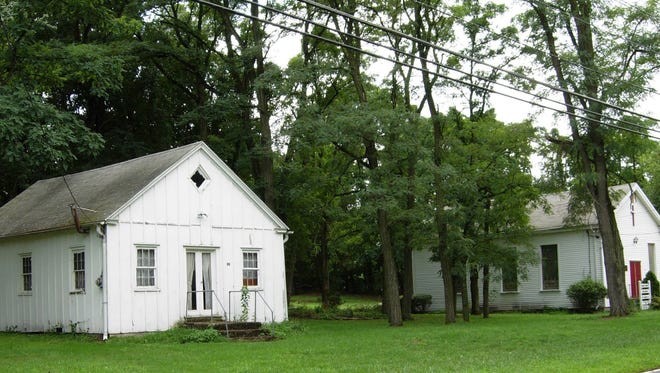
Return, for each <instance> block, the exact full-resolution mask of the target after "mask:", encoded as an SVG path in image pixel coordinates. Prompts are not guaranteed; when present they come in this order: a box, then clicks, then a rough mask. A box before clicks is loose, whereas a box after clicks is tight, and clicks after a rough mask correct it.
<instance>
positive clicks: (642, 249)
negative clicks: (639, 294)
mask: <svg viewBox="0 0 660 373" xmlns="http://www.w3.org/2000/svg"><path fill="white" fill-rule="evenodd" d="M634 205H635V207H634V210H635V211H634V212H635V225H634V226H633V224H632V220H633V219H632V214H631V206H630V196H626V198H625V199H624V200H622V201H621V202H620V203H619V206H618V208H617V209H616V210H615V211H614V213H615V216H616V221H617V224H618V226H619V232H620V235H621V243H622V244H623V247H624V250H623V253H624V260H625V264H626V266H630V261H631V260H633V261H640V262H641V269H642V278H644V276H645V275H646V273H647V272H648V271H649V270H650V268H651V265H650V262H649V260H650V258H649V252H648V245H649V243H653V244H655V246H656V248H657V247H658V246H659V245H660V227H659V226H658V224H657V222H656V221H655V220H654V219H653V217H652V216H651V213H650V212H649V210H648V209H647V207H646V206H645V205H644V204H643V203H642V201H641V198H640V197H637V198H635V204H634ZM635 238H637V242H635ZM656 250H658V249H656ZM655 268H660V260H659V258H658V254H656V264H655ZM656 275H658V274H657V273H656ZM625 277H626V289H628V296H630V294H631V286H632V284H631V283H630V272H629V271H626V276H625Z"/></svg>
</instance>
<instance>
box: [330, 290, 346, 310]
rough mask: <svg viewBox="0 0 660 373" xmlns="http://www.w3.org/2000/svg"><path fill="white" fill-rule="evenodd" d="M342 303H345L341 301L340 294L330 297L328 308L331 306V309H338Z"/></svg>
mask: <svg viewBox="0 0 660 373" xmlns="http://www.w3.org/2000/svg"><path fill="white" fill-rule="evenodd" d="M342 303H344V301H343V300H342V299H341V295H339V293H333V294H330V295H328V306H330V308H337V307H339V305H341V304H342Z"/></svg>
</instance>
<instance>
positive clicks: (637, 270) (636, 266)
mask: <svg viewBox="0 0 660 373" xmlns="http://www.w3.org/2000/svg"><path fill="white" fill-rule="evenodd" d="M628 269H629V270H630V290H631V292H630V297H631V298H639V284H638V282H639V281H641V280H642V262H639V261H632V260H631V261H630V266H629V267H628Z"/></svg>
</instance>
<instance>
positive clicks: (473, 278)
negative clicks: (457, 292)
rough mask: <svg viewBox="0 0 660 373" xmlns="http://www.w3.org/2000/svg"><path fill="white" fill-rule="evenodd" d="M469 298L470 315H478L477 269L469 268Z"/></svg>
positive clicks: (475, 267)
mask: <svg viewBox="0 0 660 373" xmlns="http://www.w3.org/2000/svg"><path fill="white" fill-rule="evenodd" d="M470 296H471V298H472V299H471V302H470V305H471V306H472V310H471V311H472V314H473V315H479V314H480V313H481V312H479V267H477V266H471V268H470Z"/></svg>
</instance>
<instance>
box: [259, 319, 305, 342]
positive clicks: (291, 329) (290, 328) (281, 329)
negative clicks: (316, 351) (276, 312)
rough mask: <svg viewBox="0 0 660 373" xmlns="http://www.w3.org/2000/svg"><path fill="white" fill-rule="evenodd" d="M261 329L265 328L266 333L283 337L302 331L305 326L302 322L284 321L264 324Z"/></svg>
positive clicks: (279, 337) (275, 336)
mask: <svg viewBox="0 0 660 373" xmlns="http://www.w3.org/2000/svg"><path fill="white" fill-rule="evenodd" d="M261 330H263V332H264V334H266V335H270V336H272V337H274V338H278V339H281V338H285V337H287V336H288V335H291V334H297V333H301V332H303V331H304V330H305V327H304V326H303V325H302V324H301V323H298V322H295V321H283V322H278V323H269V324H263V325H262V326H261Z"/></svg>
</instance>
